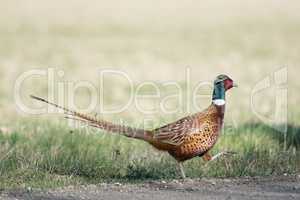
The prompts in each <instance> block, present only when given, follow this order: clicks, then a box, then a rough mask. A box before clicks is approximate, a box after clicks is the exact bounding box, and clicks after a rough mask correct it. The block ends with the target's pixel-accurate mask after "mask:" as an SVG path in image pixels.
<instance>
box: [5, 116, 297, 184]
mask: <svg viewBox="0 0 300 200" xmlns="http://www.w3.org/2000/svg"><path fill="white" fill-rule="evenodd" d="M24 124H26V125H25V126H23V127H19V128H18V129H16V130H14V131H13V132H12V133H10V134H7V133H6V134H5V133H0V143H1V146H0V151H1V155H2V159H1V162H0V180H1V181H0V188H11V187H22V186H30V187H57V186H63V185H70V184H73V185H74V184H85V183H99V182H103V181H106V182H107V181H112V180H115V181H116V180H118V181H141V180H146V179H173V178H179V177H180V175H179V173H178V171H177V170H176V163H175V161H174V160H173V159H172V158H171V157H169V156H168V155H167V154H166V153H162V152H158V151H156V150H154V149H153V148H152V147H150V146H149V145H147V144H145V143H143V142H141V141H135V140H131V139H128V138H125V137H122V136H119V135H110V134H105V133H102V132H99V131H96V130H94V131H90V130H87V129H77V130H72V129H71V128H69V127H67V126H66V124H64V123H59V122H51V123H49V122H43V121H38V122H27V123H24ZM299 130H300V129H299V127H294V126H292V125H290V126H289V129H288V137H287V138H288V141H293V142H288V144H289V145H288V148H287V150H286V151H284V150H283V145H282V140H281V138H280V137H278V134H277V133H276V131H274V130H273V129H271V128H269V127H266V126H265V125H262V124H257V123H253V124H252V125H251V126H250V124H246V125H242V126H240V127H239V128H237V129H235V130H233V129H229V128H225V130H224V134H223V136H222V137H221V138H220V140H219V142H218V144H217V146H216V147H215V148H214V149H213V152H214V153H216V152H218V151H220V150H221V149H227V150H233V151H236V152H238V154H237V155H235V156H230V157H223V158H221V159H219V160H217V161H213V162H211V163H208V164H206V163H205V162H204V161H202V160H201V159H200V158H195V159H192V160H189V161H187V162H186V163H185V165H184V166H185V169H186V173H187V175H188V176H189V177H191V178H196V177H237V176H269V175H282V174H285V173H288V174H294V173H299V172H300V169H299V166H300V160H299V157H300V156H299V151H297V150H299V143H300V140H299ZM295 136H296V137H295Z"/></svg>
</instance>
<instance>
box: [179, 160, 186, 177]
mask: <svg viewBox="0 0 300 200" xmlns="http://www.w3.org/2000/svg"><path fill="white" fill-rule="evenodd" d="M178 166H179V170H180V174H181V177H182V179H185V178H186V176H185V173H184V169H183V165H182V162H178Z"/></svg>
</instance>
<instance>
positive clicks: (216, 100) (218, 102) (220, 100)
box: [213, 99, 225, 106]
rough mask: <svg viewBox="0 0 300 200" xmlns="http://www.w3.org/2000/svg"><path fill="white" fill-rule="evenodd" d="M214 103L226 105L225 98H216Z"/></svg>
mask: <svg viewBox="0 0 300 200" xmlns="http://www.w3.org/2000/svg"><path fill="white" fill-rule="evenodd" d="M213 104H215V105H217V106H223V105H225V99H214V100H213Z"/></svg>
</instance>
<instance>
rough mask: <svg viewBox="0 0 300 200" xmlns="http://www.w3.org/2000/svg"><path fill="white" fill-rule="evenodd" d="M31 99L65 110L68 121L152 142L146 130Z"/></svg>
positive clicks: (39, 99) (35, 97)
mask: <svg viewBox="0 0 300 200" xmlns="http://www.w3.org/2000/svg"><path fill="white" fill-rule="evenodd" d="M30 97H31V98H33V99H35V100H38V101H41V102H44V103H47V104H49V105H52V106H54V107H56V108H59V109H61V110H63V111H64V112H65V114H66V115H67V116H66V118H68V119H73V120H76V121H80V122H84V123H86V124H88V125H89V126H92V127H96V128H100V129H103V130H106V131H108V132H114V133H119V134H122V135H124V136H127V137H131V138H136V139H142V140H145V141H149V140H151V137H150V134H149V132H148V131H146V130H144V129H137V128H132V127H128V126H124V125H117V124H113V123H111V122H108V121H104V120H99V119H96V118H95V117H91V116H89V115H86V114H83V113H79V112H76V111H73V110H71V109H68V108H65V107H63V106H60V105H58V104H55V103H52V102H49V101H48V100H46V99H43V98H40V97H37V96H34V95H30Z"/></svg>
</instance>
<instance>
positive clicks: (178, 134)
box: [153, 115, 195, 145]
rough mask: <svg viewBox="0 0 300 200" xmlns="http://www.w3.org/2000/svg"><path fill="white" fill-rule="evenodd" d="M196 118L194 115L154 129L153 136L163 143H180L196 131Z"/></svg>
mask: <svg viewBox="0 0 300 200" xmlns="http://www.w3.org/2000/svg"><path fill="white" fill-rule="evenodd" d="M194 119H195V115H192V116H188V117H185V118H182V119H180V120H178V121H176V122H173V123H171V124H167V125H165V126H163V127H160V128H157V129H155V130H153V133H154V135H153V137H154V139H157V140H159V141H160V142H163V143H167V144H172V145H180V144H181V143H182V142H184V139H185V137H186V136H188V135H190V134H192V133H193V132H194V131H193V129H194V121H195V120H194Z"/></svg>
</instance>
